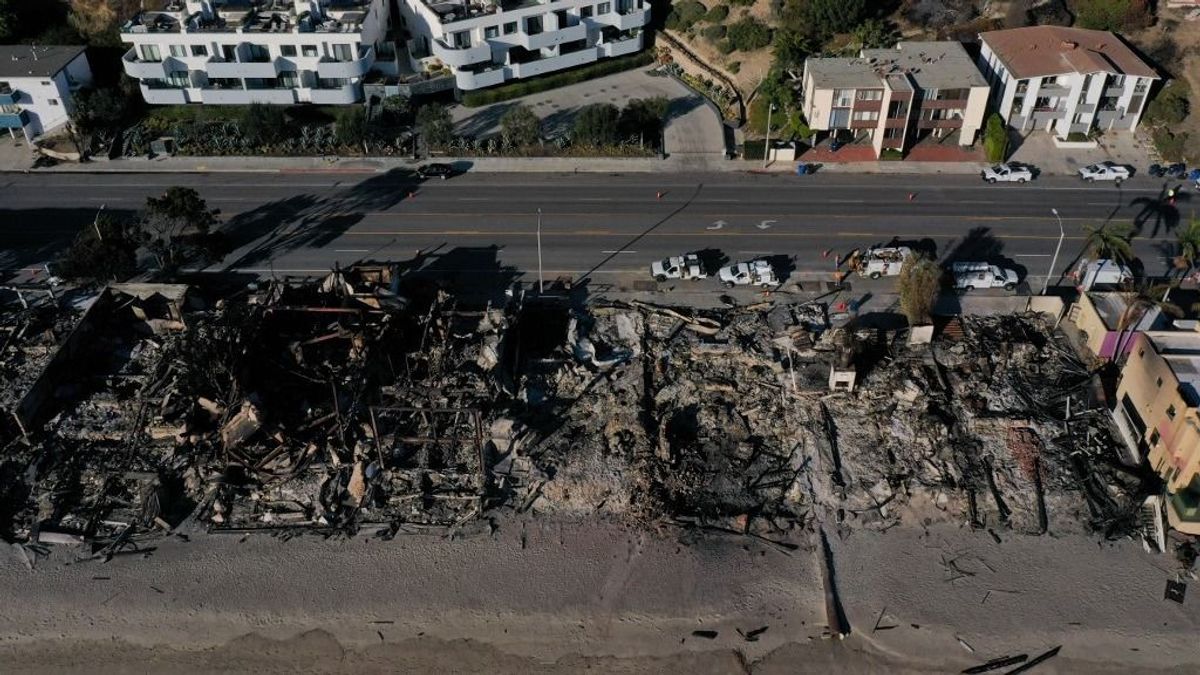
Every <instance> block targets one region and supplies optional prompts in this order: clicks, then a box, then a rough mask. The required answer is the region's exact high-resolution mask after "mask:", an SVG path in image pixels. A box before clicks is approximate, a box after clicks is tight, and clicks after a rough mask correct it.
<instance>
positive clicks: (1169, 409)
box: [1167, 403, 1175, 422]
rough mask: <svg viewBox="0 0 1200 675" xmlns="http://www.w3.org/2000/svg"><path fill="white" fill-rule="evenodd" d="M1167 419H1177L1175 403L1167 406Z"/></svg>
mask: <svg viewBox="0 0 1200 675" xmlns="http://www.w3.org/2000/svg"><path fill="white" fill-rule="evenodd" d="M1167 419H1169V420H1171V421H1172V422H1174V421H1175V404H1174V403H1172V404H1171V405H1169V406H1167Z"/></svg>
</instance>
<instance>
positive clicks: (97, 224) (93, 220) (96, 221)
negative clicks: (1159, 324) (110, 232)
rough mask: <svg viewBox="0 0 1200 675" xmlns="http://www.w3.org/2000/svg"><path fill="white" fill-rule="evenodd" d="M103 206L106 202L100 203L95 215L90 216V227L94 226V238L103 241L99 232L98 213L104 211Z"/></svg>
mask: <svg viewBox="0 0 1200 675" xmlns="http://www.w3.org/2000/svg"><path fill="white" fill-rule="evenodd" d="M105 206H107V204H101V205H100V208H98V209H96V217H95V218H92V227H93V228H95V230H96V238H97V239H99V240H100V241H104V235H102V234H100V213H101V212H102V211H104V207H105Z"/></svg>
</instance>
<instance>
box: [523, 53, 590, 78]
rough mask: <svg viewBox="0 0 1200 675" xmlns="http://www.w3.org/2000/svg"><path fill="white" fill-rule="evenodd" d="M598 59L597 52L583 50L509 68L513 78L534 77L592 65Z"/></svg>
mask: <svg viewBox="0 0 1200 675" xmlns="http://www.w3.org/2000/svg"><path fill="white" fill-rule="evenodd" d="M596 58H597V50H595V49H583V50H580V51H577V52H571V53H570V54H565V55H563V56H552V57H550V58H546V59H538V60H536V61H529V62H526V63H514V64H512V65H511V66H509V68H510V69H511V70H512V74H513V77H533V76H534V75H542V74H543V73H549V72H553V71H555V70H562V69H564V68H573V67H575V66H581V65H583V64H585V63H591V62H592V61H595V60H596Z"/></svg>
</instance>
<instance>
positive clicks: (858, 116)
mask: <svg viewBox="0 0 1200 675" xmlns="http://www.w3.org/2000/svg"><path fill="white" fill-rule="evenodd" d="M854 119H855V120H856V121H859V122H874V121H875V120H878V119H879V111H878V110H855V111H854Z"/></svg>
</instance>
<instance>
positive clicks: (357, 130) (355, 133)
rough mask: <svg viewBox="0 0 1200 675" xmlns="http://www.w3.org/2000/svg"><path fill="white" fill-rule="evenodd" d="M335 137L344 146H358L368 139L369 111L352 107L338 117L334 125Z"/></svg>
mask: <svg viewBox="0 0 1200 675" xmlns="http://www.w3.org/2000/svg"><path fill="white" fill-rule="evenodd" d="M333 133H334V137H335V138H336V139H337V142H338V143H340V144H342V145H358V144H359V143H362V141H363V139H364V138H366V137H367V111H366V110H365V109H364V108H362V107H359V106H352V107H350V108H346V109H345V110H343V111H342V114H340V115H338V120H337V123H336V124H335V125H334V130H333Z"/></svg>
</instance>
